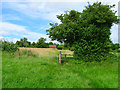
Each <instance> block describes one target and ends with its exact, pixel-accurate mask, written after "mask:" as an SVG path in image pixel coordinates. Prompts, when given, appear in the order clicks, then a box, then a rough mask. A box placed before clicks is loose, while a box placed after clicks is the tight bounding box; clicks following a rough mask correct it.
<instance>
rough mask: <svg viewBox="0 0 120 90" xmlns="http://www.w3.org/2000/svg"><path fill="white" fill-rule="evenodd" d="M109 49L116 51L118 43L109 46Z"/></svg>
mask: <svg viewBox="0 0 120 90" xmlns="http://www.w3.org/2000/svg"><path fill="white" fill-rule="evenodd" d="M111 48H112V50H118V48H119V44H118V43H116V44H112V45H111Z"/></svg>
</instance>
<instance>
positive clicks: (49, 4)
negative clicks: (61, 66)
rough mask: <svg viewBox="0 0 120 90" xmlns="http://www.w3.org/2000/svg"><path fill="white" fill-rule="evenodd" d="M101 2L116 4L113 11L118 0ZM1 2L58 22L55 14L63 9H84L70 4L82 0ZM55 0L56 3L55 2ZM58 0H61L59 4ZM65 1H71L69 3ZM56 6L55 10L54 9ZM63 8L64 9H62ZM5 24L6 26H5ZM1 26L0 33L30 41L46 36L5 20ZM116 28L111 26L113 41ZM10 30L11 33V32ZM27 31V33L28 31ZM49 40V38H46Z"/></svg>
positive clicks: (31, 14)
mask: <svg viewBox="0 0 120 90" xmlns="http://www.w3.org/2000/svg"><path fill="white" fill-rule="evenodd" d="M88 1H89V2H96V0H84V2H88ZM98 1H101V2H104V4H110V5H113V4H116V7H115V9H114V10H115V11H118V1H119V0H110V1H109V0H98ZM2 2H13V3H7V4H6V8H11V9H13V10H16V11H18V12H20V13H22V14H24V15H27V16H29V17H30V18H42V19H46V20H51V21H53V22H59V23H60V21H59V20H58V19H57V18H56V14H61V13H64V11H65V10H68V9H77V10H78V8H80V10H83V9H84V6H82V4H80V5H78V6H76V5H72V4H73V2H81V3H83V0H69V1H68V0H48V1H46V0H2ZM20 2H26V3H20ZM56 2H57V3H56ZM59 2H61V3H60V4H59ZM65 2H71V3H70V4H69V5H68V4H67V3H65ZM56 8H57V10H56ZM63 9H64V10H63ZM116 15H117V14H116ZM6 26H7V27H6ZM2 28H4V30H0V34H1V35H9V34H12V35H19V33H20V34H21V36H26V37H28V38H29V39H30V40H31V41H34V40H37V39H36V38H38V37H40V36H43V37H46V35H43V34H40V33H35V32H30V31H29V30H27V28H26V27H25V26H19V25H15V24H11V23H7V22H3V25H2ZM116 30H118V28H116V26H113V27H112V29H111V31H112V34H111V39H112V41H113V42H117V41H118V39H117V37H118V36H117V35H118V32H117V31H116ZM11 32H12V33H11ZM28 32H29V33H28ZM48 41H49V39H48Z"/></svg>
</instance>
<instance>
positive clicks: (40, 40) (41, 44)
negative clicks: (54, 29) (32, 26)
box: [37, 37, 46, 48]
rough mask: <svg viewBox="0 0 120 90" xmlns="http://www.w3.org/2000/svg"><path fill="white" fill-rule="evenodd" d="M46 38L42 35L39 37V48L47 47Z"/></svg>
mask: <svg viewBox="0 0 120 90" xmlns="http://www.w3.org/2000/svg"><path fill="white" fill-rule="evenodd" d="M45 41H46V39H45V38H43V37H41V38H40V39H38V42H37V47H38V48H45V47H46V43H45Z"/></svg>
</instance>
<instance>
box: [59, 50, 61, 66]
mask: <svg viewBox="0 0 120 90" xmlns="http://www.w3.org/2000/svg"><path fill="white" fill-rule="evenodd" d="M59 63H60V64H61V51H60V52H59Z"/></svg>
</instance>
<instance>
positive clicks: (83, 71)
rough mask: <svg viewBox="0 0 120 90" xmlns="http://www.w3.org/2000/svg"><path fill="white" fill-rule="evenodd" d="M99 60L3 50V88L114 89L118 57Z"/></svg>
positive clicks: (116, 78)
mask: <svg viewBox="0 0 120 90" xmlns="http://www.w3.org/2000/svg"><path fill="white" fill-rule="evenodd" d="M108 59H109V60H107V61H104V62H101V63H98V62H92V63H90V62H87V63H85V62H80V61H75V60H70V61H69V62H68V63H64V64H61V65H60V64H57V62H56V61H57V59H56V58H55V57H50V58H49V57H47V56H46V57H21V58H19V57H16V56H14V57H13V56H11V55H10V54H8V53H5V52H3V63H2V64H3V69H2V76H3V77H2V79H3V81H2V86H3V88H117V87H118V60H117V59H118V58H117V57H114V58H108Z"/></svg>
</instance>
